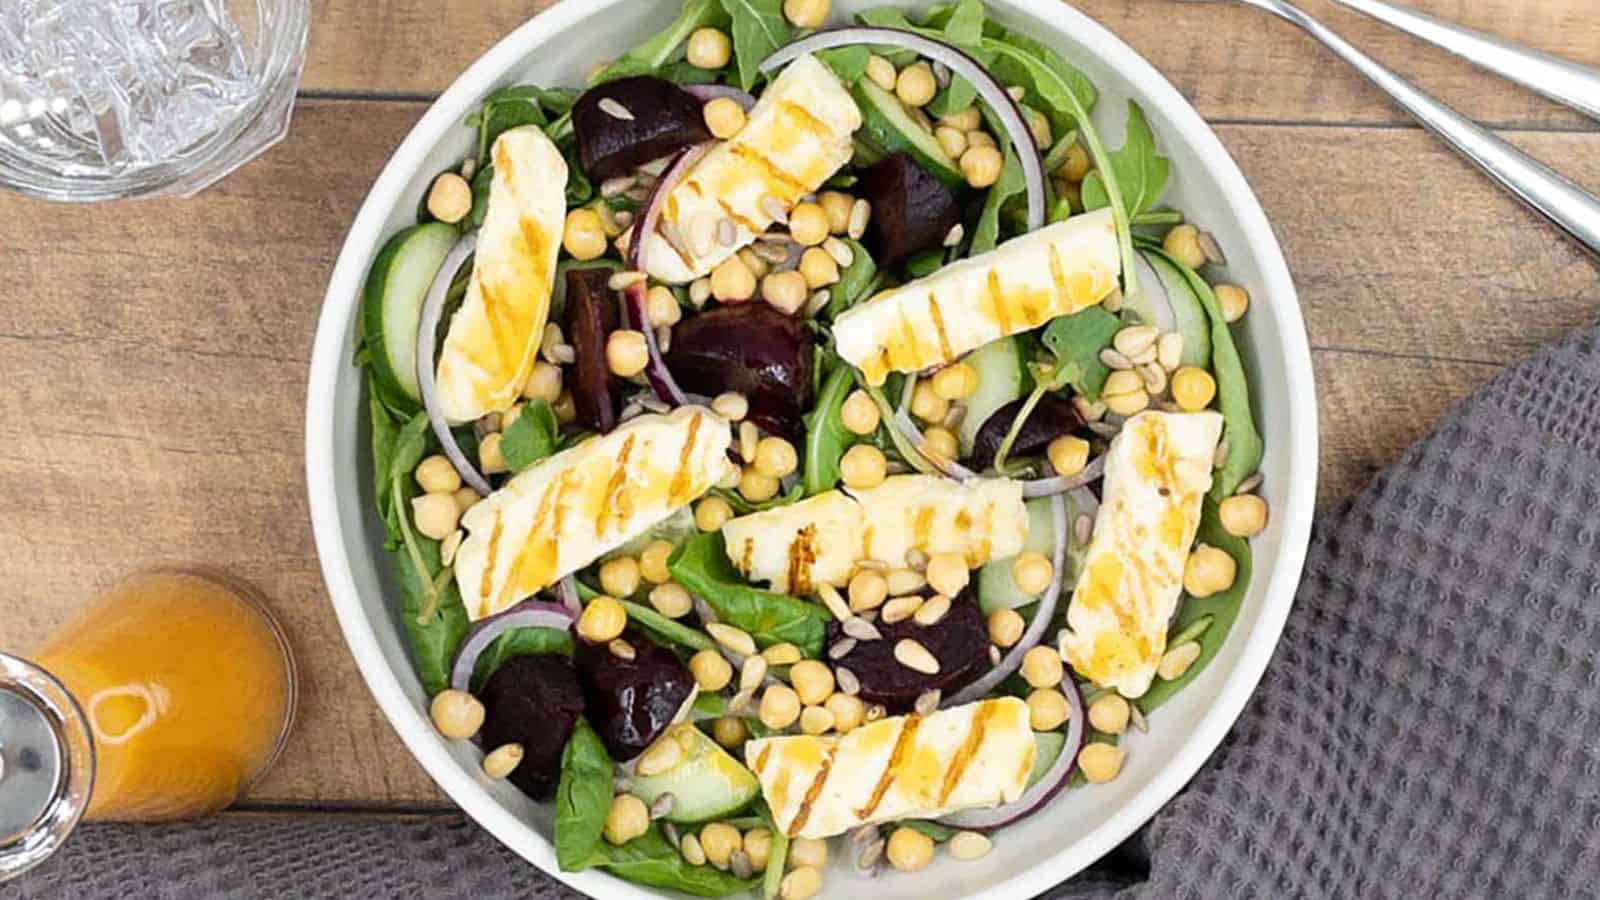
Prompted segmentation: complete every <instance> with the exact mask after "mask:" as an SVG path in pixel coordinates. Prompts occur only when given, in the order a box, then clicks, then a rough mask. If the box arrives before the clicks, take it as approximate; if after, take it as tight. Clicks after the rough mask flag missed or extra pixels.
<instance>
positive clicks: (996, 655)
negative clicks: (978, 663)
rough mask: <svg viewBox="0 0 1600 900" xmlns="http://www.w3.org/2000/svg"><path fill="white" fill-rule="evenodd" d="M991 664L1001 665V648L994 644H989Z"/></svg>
mask: <svg viewBox="0 0 1600 900" xmlns="http://www.w3.org/2000/svg"><path fill="white" fill-rule="evenodd" d="M989 665H991V666H998V665H1000V648H999V647H996V646H995V645H993V644H990V645H989Z"/></svg>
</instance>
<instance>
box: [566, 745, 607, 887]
mask: <svg viewBox="0 0 1600 900" xmlns="http://www.w3.org/2000/svg"><path fill="white" fill-rule="evenodd" d="M614 775H615V767H614V766H613V765H612V763H611V756H610V754H608V753H606V745H605V744H603V743H601V741H600V736H599V735H598V734H595V731H594V729H593V728H590V727H589V723H588V722H587V721H585V720H584V719H583V718H582V717H579V719H578V722H577V725H576V726H574V728H573V729H572V736H571V737H569V738H567V746H566V749H565V750H563V751H562V752H561V783H560V784H559V785H558V786H557V787H556V820H555V832H556V840H555V844H556V862H557V863H559V864H560V866H561V871H563V872H576V871H579V870H580V869H587V868H589V867H590V866H595V865H600V864H601V863H602V862H604V860H605V858H606V857H605V855H604V851H605V848H606V846H607V844H606V842H605V839H604V838H603V837H601V831H603V830H604V828H605V824H606V815H607V813H609V812H610V811H611V781H612V778H613V777H614Z"/></svg>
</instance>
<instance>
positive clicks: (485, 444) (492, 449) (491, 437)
mask: <svg viewBox="0 0 1600 900" xmlns="http://www.w3.org/2000/svg"><path fill="white" fill-rule="evenodd" d="M500 440H501V438H500V435H499V433H498V432H496V433H494V434H486V435H484V436H483V439H482V440H480V441H479V442H478V468H480V469H482V470H483V474H485V475H498V474H500V473H501V472H504V471H506V470H507V467H506V456H505V453H503V452H502V451H501V449H500Z"/></svg>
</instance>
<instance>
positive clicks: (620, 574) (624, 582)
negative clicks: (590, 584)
mask: <svg viewBox="0 0 1600 900" xmlns="http://www.w3.org/2000/svg"><path fill="white" fill-rule="evenodd" d="M600 589H601V590H602V591H605V592H606V593H608V594H610V595H611V596H613V597H630V596H632V595H633V592H634V591H637V590H638V589H639V561H638V560H636V559H634V558H633V557H631V556H619V557H617V558H615V559H608V560H606V561H605V562H604V563H601V565H600Z"/></svg>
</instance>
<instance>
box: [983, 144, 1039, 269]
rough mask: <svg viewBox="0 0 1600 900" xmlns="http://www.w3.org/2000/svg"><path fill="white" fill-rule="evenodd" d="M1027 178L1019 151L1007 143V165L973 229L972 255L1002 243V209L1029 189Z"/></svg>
mask: <svg viewBox="0 0 1600 900" xmlns="http://www.w3.org/2000/svg"><path fill="white" fill-rule="evenodd" d="M1027 187H1028V185H1027V180H1026V179H1024V178H1023V176H1022V163H1020V162H1018V161H1017V152H1016V151H1015V150H1013V149H1012V148H1011V146H1010V145H1009V144H1007V145H1006V162H1005V167H1004V168H1002V169H1001V170H1000V180H999V181H997V182H995V183H994V186H993V187H991V188H989V196H988V197H987V198H986V199H985V200H984V201H983V212H982V213H981V214H980V215H979V216H978V226H977V227H976V228H974V229H973V230H972V249H971V251H969V252H970V253H971V255H973V256H977V255H978V254H979V253H988V252H989V251H990V250H993V249H994V248H995V246H996V245H998V244H999V243H1000V211H1001V209H1002V208H1003V207H1004V206H1005V204H1006V201H1007V200H1010V199H1011V198H1012V197H1015V196H1017V195H1019V194H1021V193H1022V192H1023V191H1025V190H1027Z"/></svg>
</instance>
